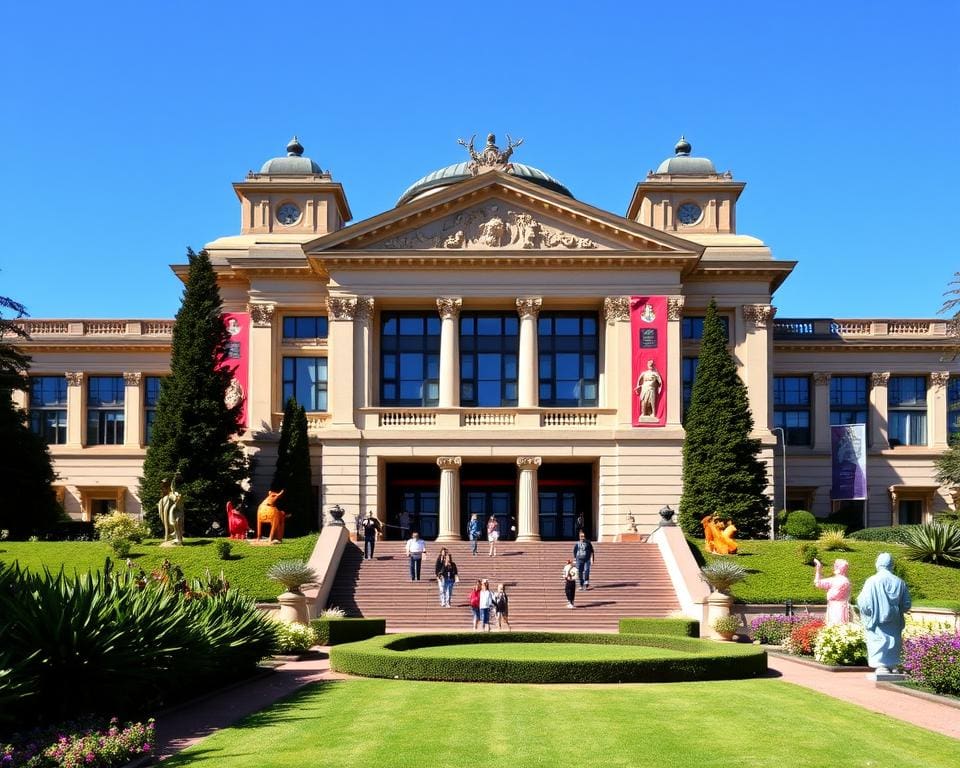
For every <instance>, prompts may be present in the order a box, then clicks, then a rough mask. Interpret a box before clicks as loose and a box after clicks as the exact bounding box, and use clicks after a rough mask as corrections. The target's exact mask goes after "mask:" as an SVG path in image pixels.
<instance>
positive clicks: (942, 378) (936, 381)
mask: <svg viewBox="0 0 960 768" xmlns="http://www.w3.org/2000/svg"><path fill="white" fill-rule="evenodd" d="M948 381H950V371H934V372H933V373H931V374H930V383H931V384H933V386H935V387H936V388H937V389H943V388H944V387H945V386H947V382H948Z"/></svg>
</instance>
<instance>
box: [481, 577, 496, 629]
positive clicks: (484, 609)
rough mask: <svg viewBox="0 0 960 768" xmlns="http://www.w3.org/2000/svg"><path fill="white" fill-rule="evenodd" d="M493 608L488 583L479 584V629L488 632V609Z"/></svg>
mask: <svg viewBox="0 0 960 768" xmlns="http://www.w3.org/2000/svg"><path fill="white" fill-rule="evenodd" d="M492 606H493V592H491V591H490V581H489V580H488V579H484V580H483V581H481V582H480V629H481V630H483V631H484V632H489V631H490V608H491V607H492Z"/></svg>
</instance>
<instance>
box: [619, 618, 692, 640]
mask: <svg viewBox="0 0 960 768" xmlns="http://www.w3.org/2000/svg"><path fill="white" fill-rule="evenodd" d="M618 631H619V632H620V634H622V635H679V636H680V637H700V622H699V621H696V620H694V619H686V618H683V619H679V618H678V619H648V618H642V619H620V626H619V629H618Z"/></svg>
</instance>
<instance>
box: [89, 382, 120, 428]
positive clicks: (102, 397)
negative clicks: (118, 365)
mask: <svg viewBox="0 0 960 768" xmlns="http://www.w3.org/2000/svg"><path fill="white" fill-rule="evenodd" d="M124 389H125V388H124V382H123V376H90V377H89V378H88V379H87V445H122V444H123V424H124V419H123V402H124Z"/></svg>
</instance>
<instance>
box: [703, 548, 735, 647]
mask: <svg viewBox="0 0 960 768" xmlns="http://www.w3.org/2000/svg"><path fill="white" fill-rule="evenodd" d="M700 578H701V579H703V581H705V582H706V583H707V584H709V585H710V589H711V590H712V591H711V593H710V595H709V596H708V597H707V622H706V623H707V625H708V626H710V627H714V623H715V622H716V621H717V619H720V618H723V617H725V616H726V617H729V616H730V606H731V605H733V596H732V595H731V594H730V588H731V587H732V586H733V585H734V584H739V583H740V582H741V581H743V580H744V579H745V578H747V570H746V569H745V568H744V567H743V566H742V565H738V564H737V563H732V562H730V561H729V560H717V561H715V562H712V563H710V564H708V565H705V566H703V568H701V569H700ZM738 626H739V625H738ZM713 637H714V638H715V639H723V638H722V636H721V634H720V633H719V632H718V631H717V630H716V629H715V628H714V634H713Z"/></svg>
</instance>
